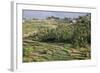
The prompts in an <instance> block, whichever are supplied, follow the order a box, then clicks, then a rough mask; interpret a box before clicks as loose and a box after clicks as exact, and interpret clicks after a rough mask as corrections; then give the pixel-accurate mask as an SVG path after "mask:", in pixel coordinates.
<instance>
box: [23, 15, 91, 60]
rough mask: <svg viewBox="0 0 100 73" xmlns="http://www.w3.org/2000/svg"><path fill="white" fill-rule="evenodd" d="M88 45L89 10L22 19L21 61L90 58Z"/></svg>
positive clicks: (89, 30)
mask: <svg viewBox="0 0 100 73" xmlns="http://www.w3.org/2000/svg"><path fill="white" fill-rule="evenodd" d="M74 20H75V22H73V21H74ZM90 45H91V16H90V14H87V15H85V16H80V17H79V18H76V19H70V18H64V19H60V18H58V17H54V16H51V17H48V18H47V19H45V20H39V19H33V20H27V21H25V22H23V62H33V61H35V62H39V61H56V60H85V59H90V58H91V55H90V53H91V49H90Z"/></svg>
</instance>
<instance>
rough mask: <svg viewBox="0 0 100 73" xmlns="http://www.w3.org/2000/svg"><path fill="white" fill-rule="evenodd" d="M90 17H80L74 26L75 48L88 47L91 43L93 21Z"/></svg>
mask: <svg viewBox="0 0 100 73" xmlns="http://www.w3.org/2000/svg"><path fill="white" fill-rule="evenodd" d="M90 20H91V19H90V16H89V15H86V16H81V17H79V19H78V21H77V23H76V24H74V37H73V45H74V47H78V48H79V47H87V45H90V43H91V23H90V22H91V21H90Z"/></svg>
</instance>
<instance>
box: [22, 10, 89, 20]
mask: <svg viewBox="0 0 100 73" xmlns="http://www.w3.org/2000/svg"><path fill="white" fill-rule="evenodd" d="M86 14H87V13H83V12H81V13H79V12H62V11H40V10H37V11H36V10H23V14H22V15H23V18H25V19H33V18H36V19H45V18H47V17H49V16H55V17H59V18H65V17H68V18H78V17H79V16H84V15H86Z"/></svg>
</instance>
